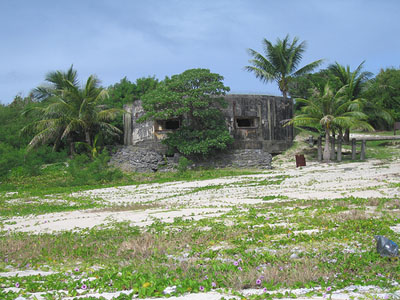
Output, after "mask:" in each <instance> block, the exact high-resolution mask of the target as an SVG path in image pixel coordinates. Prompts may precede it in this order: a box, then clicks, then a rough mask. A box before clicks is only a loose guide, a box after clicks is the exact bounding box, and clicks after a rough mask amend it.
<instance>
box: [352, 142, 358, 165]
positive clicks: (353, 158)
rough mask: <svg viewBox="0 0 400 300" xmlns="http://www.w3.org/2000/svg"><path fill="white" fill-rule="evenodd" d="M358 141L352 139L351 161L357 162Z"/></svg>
mask: <svg viewBox="0 0 400 300" xmlns="http://www.w3.org/2000/svg"><path fill="white" fill-rule="evenodd" d="M356 142H357V141H356V139H351V159H352V160H355V159H356V151H357V144H356Z"/></svg>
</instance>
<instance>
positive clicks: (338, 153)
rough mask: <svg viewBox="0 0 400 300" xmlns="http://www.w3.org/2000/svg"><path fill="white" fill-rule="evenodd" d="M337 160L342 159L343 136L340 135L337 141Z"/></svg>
mask: <svg viewBox="0 0 400 300" xmlns="http://www.w3.org/2000/svg"><path fill="white" fill-rule="evenodd" d="M337 161H342V138H341V137H339V139H338V143H337Z"/></svg>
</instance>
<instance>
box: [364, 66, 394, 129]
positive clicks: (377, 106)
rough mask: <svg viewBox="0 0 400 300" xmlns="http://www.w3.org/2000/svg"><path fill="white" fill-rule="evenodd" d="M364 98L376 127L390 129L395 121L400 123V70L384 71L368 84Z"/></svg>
mask: <svg viewBox="0 0 400 300" xmlns="http://www.w3.org/2000/svg"><path fill="white" fill-rule="evenodd" d="M364 97H365V98H366V99H368V100H369V105H368V107H367V110H368V112H371V114H370V115H371V122H372V123H373V124H374V125H375V126H377V127H380V128H386V129H389V127H388V125H391V124H392V122H393V120H396V121H400V69H395V68H387V69H385V70H383V69H382V70H381V71H380V72H379V74H378V75H377V76H376V77H375V78H373V79H371V80H370V81H369V82H368V86H367V90H366V91H365V93H364Z"/></svg>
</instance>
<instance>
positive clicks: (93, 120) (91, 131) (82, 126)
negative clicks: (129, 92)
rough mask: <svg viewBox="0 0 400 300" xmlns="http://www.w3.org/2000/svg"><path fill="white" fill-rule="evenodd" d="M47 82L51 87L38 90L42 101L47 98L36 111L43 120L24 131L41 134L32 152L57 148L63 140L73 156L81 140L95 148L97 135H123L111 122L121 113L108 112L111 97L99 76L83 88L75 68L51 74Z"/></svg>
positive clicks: (91, 78) (115, 110) (34, 142)
mask: <svg viewBox="0 0 400 300" xmlns="http://www.w3.org/2000/svg"><path fill="white" fill-rule="evenodd" d="M46 79H47V81H49V82H50V83H51V85H50V86H47V87H39V88H37V89H36V90H35V92H36V93H37V95H38V98H41V99H45V100H44V101H45V105H44V106H43V107H36V108H35V110H36V111H37V112H39V113H40V120H39V121H36V122H34V123H33V124H30V125H28V126H27V127H25V128H24V129H23V130H27V128H32V127H33V128H34V130H35V131H36V132H37V134H36V135H35V136H34V137H33V139H32V140H31V142H30V143H29V145H28V150H30V149H32V148H34V147H36V146H38V145H41V144H47V143H52V144H54V147H55V148H57V147H58V145H59V144H60V142H61V141H65V142H67V143H68V144H69V147H70V152H71V154H73V153H74V143H75V142H77V141H82V140H84V141H85V142H86V143H87V144H88V145H89V146H93V136H95V135H96V134H97V133H99V132H102V133H104V134H111V135H118V134H120V133H121V130H119V129H118V128H117V127H115V126H113V125H111V124H110V123H109V121H111V120H113V119H114V118H115V117H116V115H117V114H118V113H120V112H121V110H120V109H115V108H113V109H106V108H105V107H104V105H102V102H103V101H104V99H105V98H106V97H108V94H107V91H106V90H104V89H103V88H101V87H100V86H99V84H100V82H99V80H98V79H97V78H96V77H95V76H93V75H91V76H89V78H88V80H87V81H86V84H85V85H84V86H83V87H82V88H80V87H79V86H78V84H77V80H76V71H73V70H72V67H71V68H70V70H69V71H68V72H66V73H63V72H60V71H57V72H52V73H49V75H48V76H47V77H46Z"/></svg>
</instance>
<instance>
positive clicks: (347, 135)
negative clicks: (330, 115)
mask: <svg viewBox="0 0 400 300" xmlns="http://www.w3.org/2000/svg"><path fill="white" fill-rule="evenodd" d="M344 141H345V142H346V143H347V144H348V143H350V129H348V128H347V129H346V131H345V132H344Z"/></svg>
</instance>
